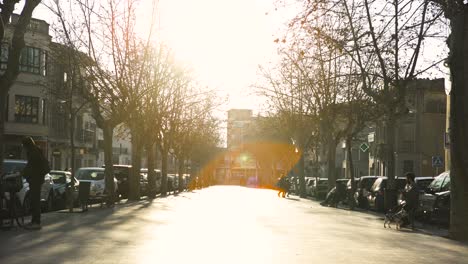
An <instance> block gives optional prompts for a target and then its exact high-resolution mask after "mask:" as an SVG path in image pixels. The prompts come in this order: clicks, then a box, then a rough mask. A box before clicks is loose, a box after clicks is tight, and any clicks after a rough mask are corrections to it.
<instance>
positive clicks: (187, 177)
mask: <svg viewBox="0 0 468 264" xmlns="http://www.w3.org/2000/svg"><path fill="white" fill-rule="evenodd" d="M182 179H183V189H184V191H185V190H188V188H189V184H190V174H184V175H183V176H182Z"/></svg>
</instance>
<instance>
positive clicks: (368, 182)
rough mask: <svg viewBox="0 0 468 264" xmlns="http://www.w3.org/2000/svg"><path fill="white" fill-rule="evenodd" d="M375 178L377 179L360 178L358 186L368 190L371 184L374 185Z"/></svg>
mask: <svg viewBox="0 0 468 264" xmlns="http://www.w3.org/2000/svg"><path fill="white" fill-rule="evenodd" d="M375 180H377V178H364V179H361V181H360V182H359V187H361V188H363V189H367V190H369V189H370V188H371V187H372V185H374V182H375Z"/></svg>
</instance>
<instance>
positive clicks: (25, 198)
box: [1, 159, 54, 214]
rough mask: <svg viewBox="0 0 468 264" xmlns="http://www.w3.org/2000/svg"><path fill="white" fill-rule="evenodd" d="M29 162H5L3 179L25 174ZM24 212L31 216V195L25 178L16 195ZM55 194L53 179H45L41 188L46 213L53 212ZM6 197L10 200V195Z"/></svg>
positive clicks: (8, 160) (46, 177)
mask: <svg viewBox="0 0 468 264" xmlns="http://www.w3.org/2000/svg"><path fill="white" fill-rule="evenodd" d="M26 164H27V161H25V160H13V159H6V160H4V161H3V171H2V174H1V175H2V178H4V177H10V176H13V175H19V174H21V173H22V172H23V169H24V168H25V167H26ZM16 195H17V197H18V199H19V201H20V202H21V205H22V206H23V210H24V212H25V213H26V214H29V213H30V211H31V199H30V194H29V183H28V182H27V181H26V179H25V178H23V188H22V189H21V190H20V191H19V192H17V193H16ZM53 195H54V193H53V189H52V178H51V177H50V176H47V175H46V176H45V177H44V184H42V187H41V205H42V209H43V210H44V211H46V212H47V211H50V210H52V208H53V207H52V201H53V199H54V196H53ZM5 196H6V197H7V199H8V196H9V193H6V194H5Z"/></svg>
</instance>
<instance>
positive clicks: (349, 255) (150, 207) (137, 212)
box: [0, 186, 468, 264]
mask: <svg viewBox="0 0 468 264" xmlns="http://www.w3.org/2000/svg"><path fill="white" fill-rule="evenodd" d="M0 241H1V247H0V263H2V264H16V263H34V264H36V263H156V262H157V263H347V264H351V263H468V245H465V244H460V243H458V242H454V241H451V240H448V239H446V238H443V237H440V236H434V235H429V234H427V233H424V232H420V231H411V230H408V229H403V230H401V231H396V230H395V229H384V227H383V220H382V219H381V216H378V215H375V214H369V213H364V212H351V211H347V210H344V209H335V208H328V207H322V206H320V205H319V203H318V202H316V201H311V200H306V199H299V198H297V197H296V196H291V197H290V198H289V199H288V198H286V199H283V198H278V197H277V196H276V192H275V191H272V190H261V189H250V188H244V187H238V186H214V187H209V188H206V189H202V190H196V191H194V192H186V193H181V194H179V195H177V196H168V197H166V198H160V199H155V200H153V201H152V202H149V201H146V200H145V201H140V202H135V203H127V204H120V205H117V206H116V207H115V208H99V205H94V206H93V207H92V208H91V209H90V211H89V212H87V213H68V212H54V213H49V214H45V215H43V228H42V230H40V231H26V230H22V229H18V230H10V231H1V232H0Z"/></svg>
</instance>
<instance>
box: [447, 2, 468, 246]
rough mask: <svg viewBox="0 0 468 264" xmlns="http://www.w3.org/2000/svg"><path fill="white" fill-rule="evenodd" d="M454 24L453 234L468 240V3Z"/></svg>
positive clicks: (452, 117) (452, 59)
mask: <svg viewBox="0 0 468 264" xmlns="http://www.w3.org/2000/svg"><path fill="white" fill-rule="evenodd" d="M450 26H451V29H452V32H451V35H450V38H449V43H448V44H449V47H450V57H449V58H450V60H449V65H450V72H451V77H452V90H451V94H450V100H451V102H450V103H451V109H450V143H451V144H450V148H451V150H450V155H451V159H452V161H451V171H450V177H451V212H450V236H451V237H452V238H454V239H457V240H468V224H467V223H468V206H467V204H468V138H467V135H468V121H467V120H468V104H467V103H466V102H467V98H468V78H467V76H468V66H467V65H466V63H468V5H464V6H463V7H461V10H460V12H459V13H457V14H455V15H454V16H453V17H452V18H451V23H450Z"/></svg>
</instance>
